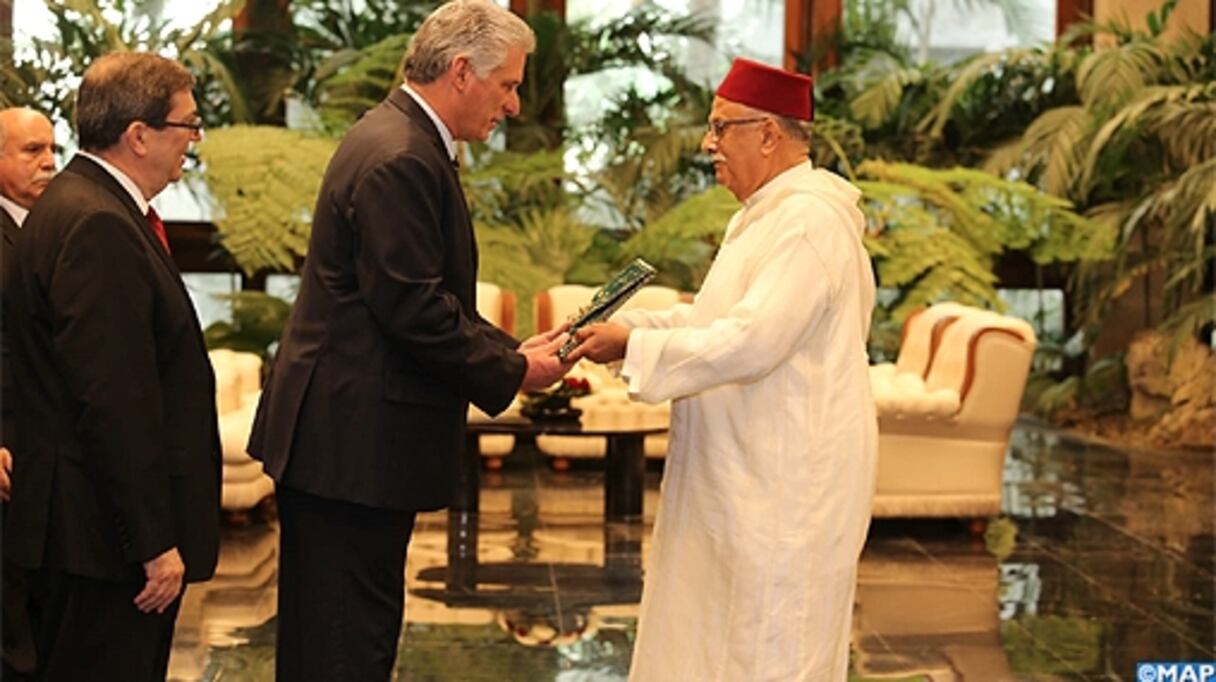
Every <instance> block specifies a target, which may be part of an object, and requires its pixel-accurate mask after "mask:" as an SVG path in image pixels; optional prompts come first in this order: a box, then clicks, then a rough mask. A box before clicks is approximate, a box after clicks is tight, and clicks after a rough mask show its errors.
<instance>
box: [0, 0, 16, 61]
mask: <svg viewBox="0 0 1216 682" xmlns="http://www.w3.org/2000/svg"><path fill="white" fill-rule="evenodd" d="M12 39H13V0H0V43H2V44H4V45H6V46H7V45H9V41H11V40H12ZM11 57H12V53H11V51H10V50H9V49H8V48H7V47H5V48H4V49H3V50H0V58H3V59H5V60H7V59H9V58H11Z"/></svg>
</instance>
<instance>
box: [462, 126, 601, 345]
mask: <svg viewBox="0 0 1216 682" xmlns="http://www.w3.org/2000/svg"><path fill="white" fill-rule="evenodd" d="M461 179H462V181H463V183H464V186H465V196H466V197H467V199H468V202H469V207H470V212H471V215H472V217H473V224H474V227H475V229H476V231H477V242H478V245H479V248H480V253H481V260H480V265H479V269H478V270H479V271H478V277H479V279H481V280H483V281H487V282H493V283H495V284H497V285H499V286H501V287H503V288H505V289H508V290H510V291H512V292H514V293H515V295H516V333H517V335H520V336H528V335H530V334H531V332H532V300H533V296H534V295H535V294H536V293H537V292H539V291H541V290H543V289H547V288H549V287H551V286H554V285H557V284H561V283H563V282H564V281H565V275H566V272H567V271H568V270H570V269H571V268H572V267H574V265H575V264H576V263H577V262H579V260H580V257H581V256H582V255H583V254H584V253H585V252H586V250H587V248H588V246H590V244H591V242H592V240H593V239H594V238H595V230H594V229H592V228H591V227H590V226H588V225H586V224H585V223H584V222H583V221H582V220H581V219H580V218H579V217H578V216H577V214H576V212H575V209H574V204H573V202H572V201H570V195H569V194H568V192H566V191H564V190H563V185H564V184H566V183H568V182H569V179H568V178H567V177H566V174H565V171H564V170H563V168H562V157H561V154H560V153H559V152H557V151H552V152H539V153H535V154H519V153H515V152H490V151H488V150H483V151H482V152H481V153H479V154H476V155H475V158H474V163H473V164H472V166H471V168H470V169H469V170H468V171H467V172H465V173H463V174H462V178H461Z"/></svg>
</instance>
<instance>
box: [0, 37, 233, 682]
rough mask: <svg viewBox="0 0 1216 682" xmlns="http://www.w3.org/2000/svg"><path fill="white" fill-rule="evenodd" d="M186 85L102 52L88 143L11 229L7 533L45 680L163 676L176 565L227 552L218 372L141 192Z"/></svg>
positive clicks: (162, 179) (160, 157)
mask: <svg viewBox="0 0 1216 682" xmlns="http://www.w3.org/2000/svg"><path fill="white" fill-rule="evenodd" d="M193 83H194V79H193V78H192V77H191V76H190V74H189V72H187V71H186V70H185V69H184V68H182V66H181V65H180V64H177V63H175V62H172V61H170V60H168V59H164V58H162V57H158V56H155V55H151V54H138V53H115V54H110V55H107V56H105V57H101V58H100V59H97V60H96V61H94V62H93V64H91V65H90V66H89V68H88V70H87V71H85V74H84V78H83V81H82V82H81V86H80V90H79V92H78V94H77V99H76V128H77V134H78V135H79V141H80V146H81V148H82V149H83V150H84V151H83V152H81V153H80V154H79V155H77V156H76V158H74V159H73V160H72V161H71V163H70V164H69V165H68V166H67V168H66V169H64V171H63V172H62V173H60V174H59V175H58V176H56V177H55V179H54V180H52V181H51V183H50V185H49V186H48V187H47V188H46V191H45V192H44V193H43V195H42V198H41V199H40V200H39V201H38V203H37V204H36V205H35V206H34V208H33V210H32V211H30V214H29V217H28V218H27V219H26V221H25V226H24V227H23V228H22V230H21V234H20V235H19V236H18V239H17V273H16V274H17V284H16V285H15V286H14V287H12V288H11V289H10V290H9V291H6V292H5V302H6V304H8V305H9V306H10V308H11V310H10V312H11V313H12V316H11V317H10V320H11V321H12V326H11V328H10V329H11V333H10V334H9V335H8V336H9V341H11V342H12V343H13V348H12V353H13V355H14V369H15V373H16V379H17V390H18V394H19V408H18V409H19V411H18V415H17V419H18V423H17V438H18V440H17V443H16V447H15V448H14V452H16V453H18V456H17V457H16V461H15V462H14V470H13V494H12V502H11V505H10V508H9V517H8V519H7V528H6V533H5V541H6V547H5V550H6V558H9V559H12V560H14V561H16V562H18V563H20V564H22V565H24V566H26V567H28V568H30V569H34V570H35V573H34V575H33V582H32V585H31V610H32V613H33V616H34V618H33V620H34V629H35V634H36V642H37V645H38V656H39V671H38V675H39V679H42V680H85V679H87V680H123V681H130V680H149V681H151V680H156V681H157V682H160V681H162V680H164V679H165V672H166V668H167V664H168V656H169V648H170V643H171V641H172V635H173V624H174V620H175V618H176V614H177V609H178V605H179V603H180V595H181V591H182V583H183V580H185V581H197V580H205V579H207V578H209V577H210V576H211V575H212V573H213V572H214V569H215V562H216V557H217V553H218V537H219V481H220V459H219V437H218V433H217V428H216V416H215V379H214V376H213V375H212V371H211V365H210V363H209V361H208V358H207V352H206V349H205V347H204V345H203V336H202V332H201V330H200V329H199V324H198V319H197V317H196V315H195V311H194V308H193V305H192V304H191V302H190V298H189V297H188V296H187V293H186V289H185V287H184V286H183V284H182V281H181V277H180V275H179V274H178V271H177V268H176V267H175V266H174V264H173V261H172V259H171V258H170V255H169V243H168V241H167V239H166V238H165V235H164V225H163V223H161V222H160V219H159V218H158V217H157V216H156V213H155V211H154V210H152V209H150V208H149V206H148V201H149V200H151V199H152V198H153V197H155V196H156V195H157V194H158V193H159V192H160V191H161V190H162V189H164V188H165V186H166V185H168V184H169V183H170V182H172V181H175V180H177V179H179V178H180V177H181V165H182V163H183V161H184V159H185V154H186V151H187V149H188V148H189V146H190V144H191V143H192V142H193V141H195V140H197V139H198V136H199V130H200V125H199V118H198V113H197V110H196V107H195V103H194V98H193V96H192V95H191V93H190V90H191V88H192V87H193Z"/></svg>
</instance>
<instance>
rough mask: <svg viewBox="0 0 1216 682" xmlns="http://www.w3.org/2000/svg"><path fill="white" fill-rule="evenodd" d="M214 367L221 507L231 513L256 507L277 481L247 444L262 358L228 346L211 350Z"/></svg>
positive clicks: (258, 395)
mask: <svg viewBox="0 0 1216 682" xmlns="http://www.w3.org/2000/svg"><path fill="white" fill-rule="evenodd" d="M209 355H210V356H211V366H212V367H213V368H214V370H215V392H216V395H215V406H216V412H217V414H218V415H219V426H220V444H221V447H222V449H223V476H222V481H223V485H222V488H221V492H220V506H221V507H222V508H223V509H224V510H225V511H229V512H241V511H245V510H248V509H252V508H254V507H256V506H257V505H258V504H259V503H260V502H261V501H262V500H263V499H265V498H267V497H269V496H270V495H271V493H273V492H274V481H272V480H271V479H270V477H269V476H267V475H266V474H265V473H263V472H262V463H261V462H258V461H257V460H255V459H253V458H252V457H250V456H249V453H247V452H246V451H245V445H246V444H247V443H248V442H249V431H250V429H251V428H252V427H253V415H254V412H255V411H256V410H257V407H258V398H260V397H261V395H262V359H261V358H260V357H258V356H257V355H255V354H253V353H238V352H236V351H232V350H228V349H226V348H222V349H216V350H213V351H210V353H209Z"/></svg>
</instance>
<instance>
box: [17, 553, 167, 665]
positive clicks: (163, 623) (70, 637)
mask: <svg viewBox="0 0 1216 682" xmlns="http://www.w3.org/2000/svg"><path fill="white" fill-rule="evenodd" d="M143 588H144V585H143V583H119V582H110V581H107V580H97V579H94V578H85V577H82V576H78V575H71V574H68V573H64V572H62V571H54V570H49V569H42V570H39V571H36V572H35V573H34V574H33V575H32V579H31V582H30V620H31V622H32V623H33V627H34V633H35V634H34V637H35V641H36V646H37V650H38V673H37V675H36V676H35V679H37V680H42V681H43V682H75V681H77V680H79V681H80V682H109V681H110V680H113V681H114V682H163V681H164V679H165V673H166V671H167V670H168V667H169V649H170V647H171V646H172V644H173V625H174V621H176V620H177V610H178V607H180V606H181V597H180V596H179V597H178V598H177V599H175V600H173V603H172V604H170V605H169V607H168V608H166V609H165V611H164V613H156V612H153V613H144V612H142V611H140V610H139V609H137V608H135V603H134V601H135V596H136V595H137V594H139V593H140V591H142V590H143Z"/></svg>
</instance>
